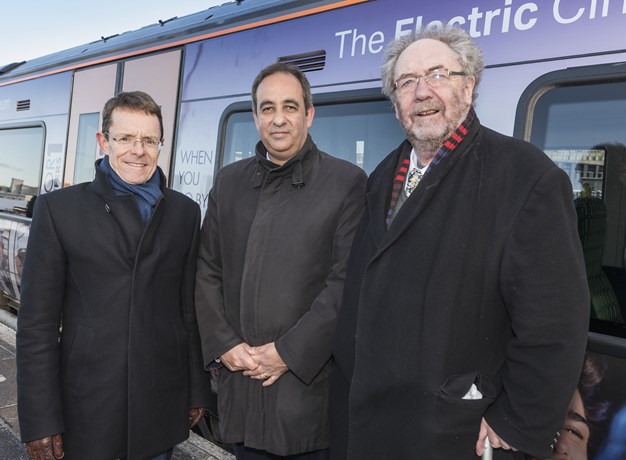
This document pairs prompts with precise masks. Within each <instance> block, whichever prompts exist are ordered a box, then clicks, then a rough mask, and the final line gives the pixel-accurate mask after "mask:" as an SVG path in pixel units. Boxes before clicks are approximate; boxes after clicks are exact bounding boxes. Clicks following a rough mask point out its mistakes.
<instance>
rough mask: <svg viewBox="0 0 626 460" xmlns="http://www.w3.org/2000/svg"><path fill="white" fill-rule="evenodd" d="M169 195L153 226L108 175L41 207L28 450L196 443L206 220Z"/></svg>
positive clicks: (25, 374)
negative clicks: (200, 249) (51, 441)
mask: <svg viewBox="0 0 626 460" xmlns="http://www.w3.org/2000/svg"><path fill="white" fill-rule="evenodd" d="M157 174H160V175H161V183H162V184H164V183H165V178H164V177H163V174H162V172H161V171H160V169H159V170H158V171H157ZM162 192H163V194H164V196H163V197H162V198H161V200H160V201H159V203H158V204H157V205H156V207H155V210H154V213H153V215H152V217H151V219H150V220H149V222H148V223H147V225H144V224H143V222H142V220H141V216H140V214H139V209H138V207H137V205H136V204H135V201H134V198H133V197H132V196H131V195H124V196H118V195H114V194H113V193H112V189H111V185H110V183H109V179H108V177H107V176H106V175H105V173H103V172H102V171H100V168H96V178H95V179H94V181H93V182H90V183H84V184H79V185H76V186H72V187H69V188H66V189H62V190H59V191H56V192H51V193H48V194H45V195H41V196H39V198H38V199H37V203H36V205H35V213H34V217H33V220H32V225H31V229H30V238H29V242H28V250H27V255H26V261H25V265H24V272H23V278H22V297H21V305H20V310H19V316H18V331H17V369H18V410H19V421H20V431H21V437H22V440H23V441H30V440H34V439H39V438H42V437H45V436H50V435H54V434H56V433H63V441H64V447H65V451H66V456H65V459H66V460H74V459H79V460H84V459H89V460H111V459H113V458H119V457H126V456H127V457H128V458H129V459H141V458H145V457H146V456H148V455H153V454H156V453H159V452H163V451H164V450H166V449H168V448H170V447H172V446H174V445H175V444H177V443H179V442H181V441H183V440H185V439H186V438H187V437H188V436H189V423H188V420H187V414H188V409H189V408H190V407H202V406H204V404H205V403H206V401H205V398H206V397H207V395H208V394H209V388H210V387H209V381H208V375H207V373H206V372H205V371H204V369H203V367H202V360H201V349H200V343H199V333H198V328H197V322H196V317H195V308H194V284H195V270H196V261H197V246H198V233H199V223H200V211H199V208H198V206H197V204H195V203H194V202H193V201H192V200H190V199H189V198H187V197H185V196H184V195H182V194H180V193H178V192H175V191H173V190H170V189H166V188H165V187H162ZM61 321H62V329H61V331H60V332H59V325H60V323H61Z"/></svg>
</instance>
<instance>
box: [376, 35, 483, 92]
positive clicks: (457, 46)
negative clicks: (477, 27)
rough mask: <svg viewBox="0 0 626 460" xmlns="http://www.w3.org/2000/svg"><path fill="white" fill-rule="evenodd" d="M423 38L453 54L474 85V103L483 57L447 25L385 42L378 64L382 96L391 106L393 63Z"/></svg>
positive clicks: (465, 36) (476, 48)
mask: <svg viewBox="0 0 626 460" xmlns="http://www.w3.org/2000/svg"><path fill="white" fill-rule="evenodd" d="M426 38H429V39H432V40H437V41H440V42H442V43H443V44H445V45H448V46H449V47H450V49H452V51H453V52H454V54H456V55H457V57H458V59H459V64H461V65H462V66H463V71H464V72H465V73H466V74H467V76H471V77H474V80H475V82H476V83H475V85H474V91H473V94H472V100H473V101H476V97H478V91H477V88H478V84H479V83H480V79H481V77H482V73H483V69H484V63H483V54H482V52H481V51H480V49H479V48H478V46H476V44H475V43H474V41H473V40H472V38H471V37H470V36H469V34H468V33H467V32H465V31H464V30H463V29H459V28H458V27H453V26H450V25H445V26H443V27H431V28H425V29H422V30H421V31H419V32H417V33H416V34H413V35H410V36H405V37H401V38H398V39H397V40H394V41H392V42H391V43H389V45H388V46H387V49H386V50H385V59H384V62H383V65H382V74H381V79H382V83H383V87H382V92H383V94H384V95H385V96H387V97H388V98H389V99H391V101H392V102H393V103H394V104H395V102H396V94H395V82H394V70H395V67H396V62H397V61H398V58H399V57H400V55H401V54H402V52H403V51H404V50H405V49H406V48H407V47H408V46H409V45H411V44H412V43H415V42H416V41H418V40H424V39H426Z"/></svg>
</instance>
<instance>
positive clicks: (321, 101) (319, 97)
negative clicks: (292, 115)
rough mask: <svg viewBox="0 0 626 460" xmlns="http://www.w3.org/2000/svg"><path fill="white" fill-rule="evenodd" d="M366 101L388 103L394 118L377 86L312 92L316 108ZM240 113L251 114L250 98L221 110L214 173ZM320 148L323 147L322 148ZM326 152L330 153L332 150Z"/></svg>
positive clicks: (398, 142)
mask: <svg viewBox="0 0 626 460" xmlns="http://www.w3.org/2000/svg"><path fill="white" fill-rule="evenodd" d="M367 102H383V103H387V104H389V113H390V115H391V116H393V117H394V119H395V117H396V115H395V111H394V109H393V104H392V103H391V101H389V99H388V98H387V97H385V96H384V95H383V94H382V93H381V89H380V88H379V87H374V88H365V89H358V90H351V91H336V92H329V93H317V94H315V93H314V94H313V106H314V107H316V108H318V107H321V106H331V105H347V104H358V103H367ZM242 113H250V114H252V99H248V100H246V101H238V102H234V103H232V104H230V105H228V106H227V107H226V108H225V109H224V111H223V112H222V115H221V117H220V120H219V125H218V132H217V152H216V153H217V158H216V161H215V170H214V175H215V174H217V173H218V171H219V170H220V169H221V168H222V167H223V166H224V150H225V147H226V141H227V132H228V122H229V120H230V119H231V117H232V116H233V115H234V114H242ZM313 123H315V121H313ZM397 126H398V130H399V132H401V131H402V128H401V127H400V125H399V124H398V125H397ZM404 139H405V136H404V134H402V136H401V137H398V139H397V143H396V144H395V147H397V146H398V145H399V144H400V143H401V142H402V141H403V140H404ZM314 140H315V139H314ZM255 145H256V144H255ZM322 150H324V149H323V148H322ZM390 152H391V150H389V151H387V152H381V154H384V155H385V156H386V155H387V154H388V153H390ZM328 153H330V154H332V153H333V152H328Z"/></svg>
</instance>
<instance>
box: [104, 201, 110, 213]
mask: <svg viewBox="0 0 626 460" xmlns="http://www.w3.org/2000/svg"><path fill="white" fill-rule="evenodd" d="M104 210H105V211H106V212H108V213H109V214H111V208H110V207H109V204H108V203H104Z"/></svg>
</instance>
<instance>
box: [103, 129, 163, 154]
mask: <svg viewBox="0 0 626 460" xmlns="http://www.w3.org/2000/svg"><path fill="white" fill-rule="evenodd" d="M104 134H106V135H107V136H109V137H110V138H111V140H113V141H115V143H116V144H118V145H120V146H122V147H133V146H134V145H135V142H141V144H142V145H143V148H144V149H146V150H152V151H154V150H159V149H160V148H161V147H162V146H163V142H161V141H160V140H158V139H157V138H156V137H130V136H120V137H113V136H111V135H110V134H109V133H107V132H105V133H104Z"/></svg>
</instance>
